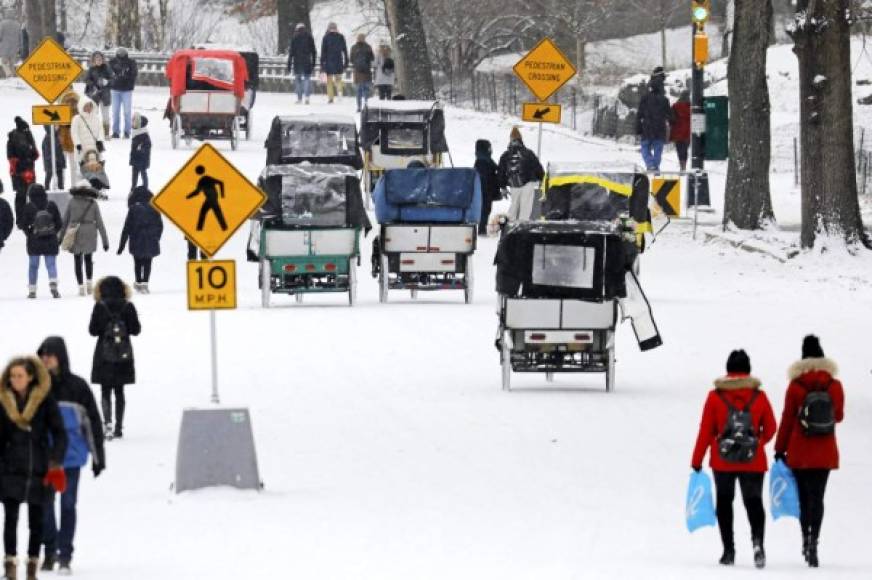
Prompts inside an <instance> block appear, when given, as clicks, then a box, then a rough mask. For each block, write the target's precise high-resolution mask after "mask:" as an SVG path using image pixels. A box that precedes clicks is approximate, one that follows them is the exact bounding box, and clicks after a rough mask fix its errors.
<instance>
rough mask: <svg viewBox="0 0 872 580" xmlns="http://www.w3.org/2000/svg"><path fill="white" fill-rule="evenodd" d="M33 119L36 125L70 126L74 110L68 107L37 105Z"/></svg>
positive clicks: (34, 108) (33, 112)
mask: <svg viewBox="0 0 872 580" xmlns="http://www.w3.org/2000/svg"><path fill="white" fill-rule="evenodd" d="M31 117H32V119H33V124H34V125H69V124H70V123H72V122H73V110H72V108H70V107H69V106H68V105H35V106H34V107H33V108H32V109H31Z"/></svg>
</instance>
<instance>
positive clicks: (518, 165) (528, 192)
mask: <svg viewBox="0 0 872 580" xmlns="http://www.w3.org/2000/svg"><path fill="white" fill-rule="evenodd" d="M544 176H545V170H544V169H542V163H540V162H539V158H538V157H536V154H535V153H533V152H532V151H530V150H529V149H527V147H526V145H524V140H523V138H522V137H521V131H520V129H518V128H517V127H513V128H512V132H511V133H510V135H509V146H508V147H507V148H506V151H505V152H504V153H503V154H502V156H500V163H499V173H498V179H497V183H498V184H499V186H500V188H501V189H502V188H506V187H508V188H511V192H512V205H511V207H510V208H509V213H508V218H509V219H510V220H511V221H519V220H520V221H527V220H529V219H530V218H531V217H532V214H533V209H534V207H535V197H536V192H537V190H538V188H539V182H540V181H542V178H543V177H544Z"/></svg>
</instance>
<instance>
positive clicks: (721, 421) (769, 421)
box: [690, 350, 775, 568]
mask: <svg viewBox="0 0 872 580" xmlns="http://www.w3.org/2000/svg"><path fill="white" fill-rule="evenodd" d="M737 413H747V414H748V415H750V417H749V421H748V422H749V423H750V425H749V426H750V430H751V432H750V433H748V434H746V435H745V439H748V437H749V436H750V437H751V438H753V437H756V438H757V445H756V447H755V446H753V444H752V445H751V447H750V448H747V451H746V452H745V453H744V454H743V456H742V457H741V458H737V457H734V456H732V455H730V456H727V457H725V456H724V454H723V453H724V452H727V453H729V451H725V450H726V449H727V448H728V447H729V445H728V441H730V440H739V438H738V437H736V438H734V435H735V434H736V432H735V431H734V430H733V429H731V428H728V427H729V425H728V423H729V422H730V416H731V415H732V416H733V418H737V416H736V414H737ZM774 435H775V415H774V413H773V412H772V406H771V405H770V404H769V399H768V398H767V397H766V393H764V392H763V391H762V390H760V381H759V380H757V379H755V378H754V377H752V376H751V360H750V358H748V354H747V353H746V352H745V351H744V350H734V351H733V352H731V353H730V356H729V358H728V359H727V376H725V377H723V378H720V379H717V380H716V381H715V388H714V389H713V390H712V391H710V392H709V394H708V398H707V399H706V402H705V408H704V409H703V412H702V421H701V422H700V425H699V435H697V438H696V447H695V448H694V450H693V459H692V461H691V464H690V465H691V467H693V469H694V470H695V471H699V470H700V469H702V460H703V458H704V457H705V454H706V451H708V450H710V454H709V457H710V459H709V464H710V465H711V468H712V471H713V472H714V479H715V489H716V490H717V514H718V527H719V528H720V531H721V541H722V542H723V544H724V554H723V556H721V559H720V563H721V564H723V565H725V566H732V565H733V563H734V562H735V561H736V548H735V543H734V541H733V498H734V497H735V495H736V481H738V482H739V487H741V489H742V500H743V502H744V504H745V510H746V511H747V512H748V521H749V522H750V524H751V542H752V544H753V546H754V565H755V566H757V567H758V568H763V567H764V566H765V565H766V552H765V551H764V550H763V535H764V532H765V527H766V511H765V510H764V509H763V478H764V477H765V476H766V471H767V470H768V464H767V462H766V452H765V450H764V447H765V446H766V444H767V443H768V442H769V441H770V440H771V439H772V437H773V436H774ZM752 443H753V440H752ZM740 447H741V446H736V449H739V448H740Z"/></svg>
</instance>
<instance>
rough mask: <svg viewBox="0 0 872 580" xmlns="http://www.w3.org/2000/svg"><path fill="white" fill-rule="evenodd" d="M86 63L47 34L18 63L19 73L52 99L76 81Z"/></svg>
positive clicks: (32, 85) (44, 95)
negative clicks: (19, 64) (82, 62)
mask: <svg viewBox="0 0 872 580" xmlns="http://www.w3.org/2000/svg"><path fill="white" fill-rule="evenodd" d="M82 70H83V69H82V66H81V65H80V64H79V63H78V62H77V61H76V59H74V58H73V57H72V56H70V55H69V53H67V51H65V50H64V47H62V46H61V45H60V44H58V43H57V42H56V41H55V40H54V39H53V38H51V37H48V36H47V37H45V39H43V41H42V42H41V43H40V44H39V46H37V47H36V48H35V49H34V50H33V52H31V53H30V55H29V56H28V57H27V58H26V59H25V61H24V62H23V63H21V66H19V67H18V69H17V71H16V72H17V73H18V77H19V78H20V79H21V80H23V81H24V82H26V83H27V84H29V85H30V86H31V88H32V89H33V90H34V91H36V92H37V93H39V96H41V97H42V98H43V99H45V100H46V101H48V102H49V103H53V102H55V99H57V98H58V97H59V96H61V94H63V92H64V91H65V90H67V87H69V86H70V85H71V84H73V81H75V80H76V79H77V78H78V77H79V75H80V74H82Z"/></svg>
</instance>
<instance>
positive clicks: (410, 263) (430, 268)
mask: <svg viewBox="0 0 872 580" xmlns="http://www.w3.org/2000/svg"><path fill="white" fill-rule="evenodd" d="M456 258H457V256H456V255H455V254H453V253H452V254H444V253H430V254H425V253H417V252H415V253H412V252H408V253H402V254H400V272H456V271H457V259H456Z"/></svg>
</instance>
